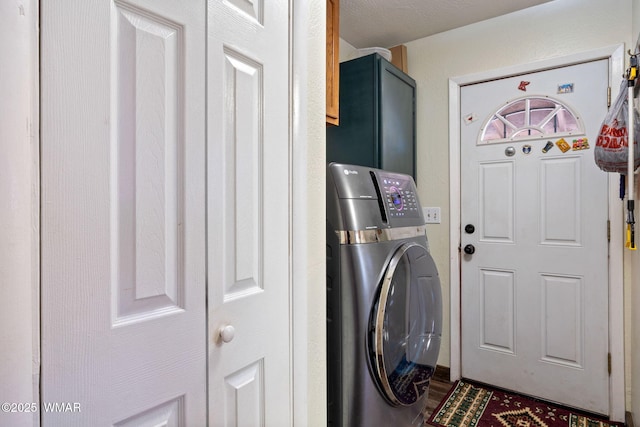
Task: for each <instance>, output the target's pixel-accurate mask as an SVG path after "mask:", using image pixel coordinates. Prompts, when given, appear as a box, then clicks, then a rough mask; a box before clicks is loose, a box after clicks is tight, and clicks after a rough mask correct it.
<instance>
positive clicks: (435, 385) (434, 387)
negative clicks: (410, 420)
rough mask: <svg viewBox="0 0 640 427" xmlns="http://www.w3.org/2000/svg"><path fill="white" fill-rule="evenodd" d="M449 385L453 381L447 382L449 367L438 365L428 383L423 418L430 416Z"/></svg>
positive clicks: (446, 392)
mask: <svg viewBox="0 0 640 427" xmlns="http://www.w3.org/2000/svg"><path fill="white" fill-rule="evenodd" d="M451 387H453V383H451V382H449V368H446V367H444V366H438V367H437V368H436V372H435V373H434V374H433V377H432V378H431V382H430V384H429V398H428V400H427V406H426V407H425V409H424V419H425V420H426V419H428V418H429V417H430V416H431V413H432V412H433V411H434V410H435V409H436V407H437V406H438V404H439V403H440V402H441V401H442V400H443V399H444V398H445V397H446V395H447V394H448V393H449V390H451ZM425 425H426V424H425Z"/></svg>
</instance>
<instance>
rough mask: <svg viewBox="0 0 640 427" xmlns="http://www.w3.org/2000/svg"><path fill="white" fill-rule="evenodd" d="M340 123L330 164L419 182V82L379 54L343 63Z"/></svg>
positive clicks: (332, 132) (331, 132)
mask: <svg viewBox="0 0 640 427" xmlns="http://www.w3.org/2000/svg"><path fill="white" fill-rule="evenodd" d="M339 105H340V125H339V126H335V127H327V161H328V162H340V163H350V164H356V165H362V166H370V167H374V168H379V169H385V170H389V171H393V172H401V173H405V174H409V175H411V176H413V178H414V179H415V178H416V82H415V80H413V79H412V78H411V77H409V76H408V75H407V74H405V73H404V72H402V71H401V70H400V69H398V68H397V67H396V66H395V65H393V64H391V63H390V62H389V61H387V60H386V59H384V58H383V57H381V56H380V55H378V54H372V55H368V56H364V57H360V58H357V59H353V60H351V61H346V62H343V63H341V64H340V104H339Z"/></svg>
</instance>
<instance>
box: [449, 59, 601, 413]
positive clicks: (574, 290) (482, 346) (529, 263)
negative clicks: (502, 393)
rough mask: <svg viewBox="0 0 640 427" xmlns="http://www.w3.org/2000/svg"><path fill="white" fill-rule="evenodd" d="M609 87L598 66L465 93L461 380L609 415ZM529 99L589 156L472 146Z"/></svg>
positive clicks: (533, 140)
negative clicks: (560, 119)
mask: <svg viewBox="0 0 640 427" xmlns="http://www.w3.org/2000/svg"><path fill="white" fill-rule="evenodd" d="M608 81H609V78H608V62H607V60H600V61H594V62H589V63H584V64H579V65H574V66H569V67H563V68H558V69H552V70H548V71H544V72H537V73H532V74H528V75H522V76H516V77H511V78H505V79H501V80H495V81H490V82H485V83H480V84H474V85H469V86H465V87H463V88H462V89H461V114H462V121H461V122H462V125H461V126H462V129H461V136H462V139H461V141H462V148H461V159H462V160H461V162H462V164H461V170H462V171H463V172H462V176H461V180H462V181H461V182H462V200H461V203H462V205H461V206H462V212H461V221H462V224H461V227H462V238H461V247H462V250H463V257H462V266H461V268H462V294H461V295H462V375H463V376H464V377H466V378H470V379H474V380H478V381H482V382H485V383H489V384H494V385H497V386H499V387H503V388H507V389H511V390H516V391H519V392H522V393H525V394H529V395H533V396H537V397H541V398H544V399H548V400H552V401H557V402H560V403H563V404H566V405H570V406H574V407H578V408H583V409H587V410H589V411H593V412H599V413H605V414H606V413H608V411H609V386H608V373H607V353H608V271H607V266H608V262H607V256H608V243H607V219H608V217H607V215H608V214H607V210H608V207H607V206H608V204H607V200H608V193H607V174H605V173H603V172H601V171H600V170H599V169H598V168H597V167H596V166H595V163H594V160H593V147H594V145H595V139H596V136H597V132H598V130H599V127H600V124H601V122H602V119H603V117H604V115H605V114H606V112H607V105H606V102H607V84H608ZM570 85H572V86H570ZM571 88H572V90H571ZM532 96H542V97H545V96H549V97H551V98H554V99H557V100H558V101H560V102H561V103H563V104H566V105H567V106H569V107H570V108H571V109H573V111H574V112H576V114H577V115H578V117H579V120H581V121H582V122H583V123H584V127H585V129H586V130H585V131H584V133H579V132H574V134H573V135H570V136H565V137H564V139H565V140H566V141H567V142H568V143H569V145H570V146H573V140H578V139H580V138H584V137H587V138H588V142H589V144H590V147H591V148H590V149H582V150H573V149H572V148H570V149H569V150H567V151H566V152H563V151H562V150H561V149H560V147H559V146H557V145H556V144H555V143H556V142H557V141H558V140H559V139H560V138H559V137H548V138H547V137H545V138H541V137H540V136H531V137H530V138H529V137H526V138H524V139H519V140H509V141H505V142H499V143H492V144H482V143H479V142H478V138H479V135H480V133H481V132H482V129H483V125H484V124H485V121H486V119H487V118H489V117H491V115H492V114H493V113H494V112H495V111H496V110H497V109H498V108H500V107H501V106H503V105H505V104H506V102H507V101H510V100H514V99H517V98H521V97H532ZM526 108H530V109H531V110H533V109H534V108H535V105H534V104H531V105H529V106H527V107H526ZM531 110H530V111H531ZM548 113H549V111H547V112H544V113H542V112H541V113H539V114H544V115H547V114H548ZM505 114H507V112H505ZM532 114H533V113H532ZM536 114H538V113H536ZM522 117H524V119H523V125H525V124H527V122H526V120H527V119H526V117H527V115H526V114H523V115H522ZM531 117H533V116H531ZM501 125H504V126H507V127H508V126H509V125H508V124H507V123H501ZM549 141H550V142H551V143H552V147H551V148H548V147H547V149H544V148H545V146H546V145H547V144H548V143H549ZM468 224H471V225H473V226H474V228H475V229H474V230H471V229H469V230H465V227H466V226H467V225H468ZM467 245H472V246H473V248H474V249H475V252H474V253H473V254H466V253H465V252H464V248H465V247H466V246H467Z"/></svg>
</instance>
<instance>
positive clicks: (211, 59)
mask: <svg viewBox="0 0 640 427" xmlns="http://www.w3.org/2000/svg"><path fill="white" fill-rule="evenodd" d="M208 10H209V14H208V19H209V24H208V44H207V60H208V67H207V70H208V80H207V84H208V92H207V107H208V120H207V182H208V185H207V221H208V228H207V245H208V259H207V262H208V269H207V270H208V315H209V317H208V325H209V385H210V390H209V421H210V425H211V426H225V427H227V426H259V425H273V426H286V425H291V424H292V399H293V396H292V393H291V382H292V376H291V370H290V367H291V328H290V317H291V309H290V300H291V295H290V294H289V289H290V285H289V283H290V280H291V274H290V272H291V263H290V259H291V254H290V253H289V249H290V245H289V244H290V224H291V222H290V215H291V199H290V190H289V188H290V167H289V157H290V153H289V138H290V136H289V131H288V129H289V99H290V97H289V90H288V87H289V75H290V73H289V26H288V19H289V18H288V17H289V13H290V10H289V2H288V1H287V0H277V1H269V2H262V1H259V2H246V1H236V0H231V1H225V2H221V1H216V0H210V1H209V5H208ZM223 330H224V331H225V336H221V334H220V333H221V331H223ZM226 341H228V342H226Z"/></svg>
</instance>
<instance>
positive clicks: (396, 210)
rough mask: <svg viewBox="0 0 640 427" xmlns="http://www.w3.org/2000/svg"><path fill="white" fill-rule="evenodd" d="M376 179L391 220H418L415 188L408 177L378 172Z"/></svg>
mask: <svg viewBox="0 0 640 427" xmlns="http://www.w3.org/2000/svg"><path fill="white" fill-rule="evenodd" d="M378 179H379V185H380V187H382V188H381V189H382V196H383V197H384V198H385V201H384V202H385V203H386V205H387V209H388V211H389V216H390V217H391V218H418V217H419V216H420V208H419V206H418V198H417V196H416V188H415V186H414V185H413V180H411V179H410V177H407V176H405V175H398V174H393V173H385V172H379V173H378Z"/></svg>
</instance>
